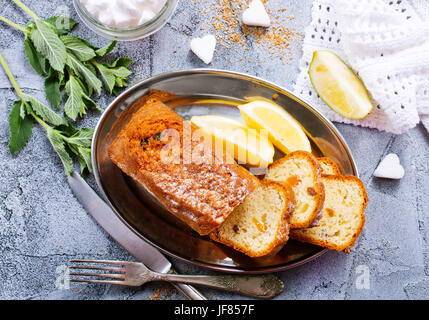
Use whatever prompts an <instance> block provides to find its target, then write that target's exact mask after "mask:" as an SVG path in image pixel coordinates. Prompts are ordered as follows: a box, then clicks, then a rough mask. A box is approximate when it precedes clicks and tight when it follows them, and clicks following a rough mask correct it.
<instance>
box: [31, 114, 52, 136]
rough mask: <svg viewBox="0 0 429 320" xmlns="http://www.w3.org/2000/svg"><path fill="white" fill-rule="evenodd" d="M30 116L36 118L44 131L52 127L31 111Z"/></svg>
mask: <svg viewBox="0 0 429 320" xmlns="http://www.w3.org/2000/svg"><path fill="white" fill-rule="evenodd" d="M30 114H31V116H32V117H33V118H34V119H36V121H37V122H38V123H39V124H40V125H41V126H42V127H43V128H45V129H46V131H48V130H50V129H52V128H51V127H50V126H49V125H48V124H47V123H46V122H45V121H43V120H42V119H40V118H39V117H38V116H37V115H36V114H35V113H34V112H33V111H31V112H30Z"/></svg>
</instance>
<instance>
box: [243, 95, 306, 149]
mask: <svg viewBox="0 0 429 320" xmlns="http://www.w3.org/2000/svg"><path fill="white" fill-rule="evenodd" d="M238 108H239V109H240V112H241V116H242V117H243V119H244V121H245V122H246V124H247V125H248V126H249V127H251V128H256V129H266V130H267V131H268V134H269V138H270V140H271V142H272V143H273V144H274V145H275V146H276V147H277V148H278V149H280V150H281V151H283V152H284V153H290V152H292V151H296V150H304V151H308V152H311V146H310V141H309V140H308V138H307V136H306V134H305V132H304V130H303V129H302V127H301V125H300V124H299V123H298V122H297V121H296V120H295V119H294V118H293V117H292V116H291V115H290V114H289V113H287V112H286V111H285V110H284V109H283V108H282V107H280V106H278V105H276V104H275V103H272V102H268V101H265V100H258V101H252V102H249V103H247V104H243V105H241V106H238Z"/></svg>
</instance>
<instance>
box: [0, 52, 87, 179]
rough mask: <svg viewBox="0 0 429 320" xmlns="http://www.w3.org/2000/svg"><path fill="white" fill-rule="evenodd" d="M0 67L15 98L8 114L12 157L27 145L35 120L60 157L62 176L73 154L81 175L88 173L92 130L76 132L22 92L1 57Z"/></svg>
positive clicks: (67, 168) (68, 166)
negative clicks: (13, 90) (11, 87)
mask: <svg viewBox="0 0 429 320" xmlns="http://www.w3.org/2000/svg"><path fill="white" fill-rule="evenodd" d="M0 64H1V65H2V67H3V69H4V70H5V72H6V75H7V76H8V78H9V80H10V82H11V83H12V85H13V87H14V88H15V91H16V93H17V95H18V97H19V99H18V100H16V101H15V102H14V103H13V106H12V110H11V112H10V114H9V128H10V137H9V150H10V152H11V153H12V155H16V154H17V153H18V152H19V151H21V150H22V148H24V146H25V145H26V144H27V142H28V140H29V139H30V137H31V133H32V129H33V125H34V121H36V122H37V123H39V124H40V125H41V126H42V127H43V128H44V129H45V130H46V136H47V138H48V140H49V142H50V143H51V145H52V147H53V148H54V150H55V151H56V153H57V154H58V156H59V157H60V159H61V162H62V164H63V166H64V171H65V173H66V175H70V174H71V172H72V169H73V158H72V155H73V154H74V155H75V157H76V158H77V160H78V162H79V164H80V171H81V174H83V175H86V174H87V173H91V172H92V165H91V160H90V159H91V142H92V136H93V134H94V131H93V130H92V129H88V128H82V129H80V130H78V129H76V128H75V127H74V126H73V125H72V124H71V123H69V122H67V121H66V120H65V119H63V118H61V117H60V116H58V115H57V114H56V113H55V112H54V111H52V110H51V109H50V108H49V107H47V106H46V105H44V104H43V103H42V102H40V101H39V100H37V99H36V98H34V97H33V96H31V95H28V94H26V93H23V92H22V90H21V88H20V87H19V85H18V83H17V82H16V79H15V78H14V76H13V75H12V72H11V71H10V69H9V67H8V65H7V63H6V61H5V60H4V58H3V56H2V55H1V54H0Z"/></svg>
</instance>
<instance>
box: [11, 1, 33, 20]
mask: <svg viewBox="0 0 429 320" xmlns="http://www.w3.org/2000/svg"><path fill="white" fill-rule="evenodd" d="M12 1H13V2H15V3H16V4H17V5H18V6H19V7H20V8H21V9H22V10H24V11H25V12H26V13H27V14H28V15H29V16H30V17H32V18H33V20H38V19H39V17H38V16H37V15H36V14H35V13H34V12H33V11H31V10H30V9H29V8H28V7H27V6H26V5H25V4H23V3H22V2H21V1H19V0H12Z"/></svg>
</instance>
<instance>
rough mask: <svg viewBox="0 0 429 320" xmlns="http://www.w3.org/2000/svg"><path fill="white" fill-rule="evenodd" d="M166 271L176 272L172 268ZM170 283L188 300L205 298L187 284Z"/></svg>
mask: <svg viewBox="0 0 429 320" xmlns="http://www.w3.org/2000/svg"><path fill="white" fill-rule="evenodd" d="M168 273H171V274H177V272H176V271H174V270H173V269H170V271H169V272H168ZM172 285H173V286H175V287H176V289H177V290H179V292H180V293H181V294H183V295H184V296H185V298H187V299H188V300H207V298H206V297H204V296H203V294H202V293H201V292H199V291H198V290H197V289H195V288H194V287H192V286H190V285H188V284H183V283H172Z"/></svg>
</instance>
